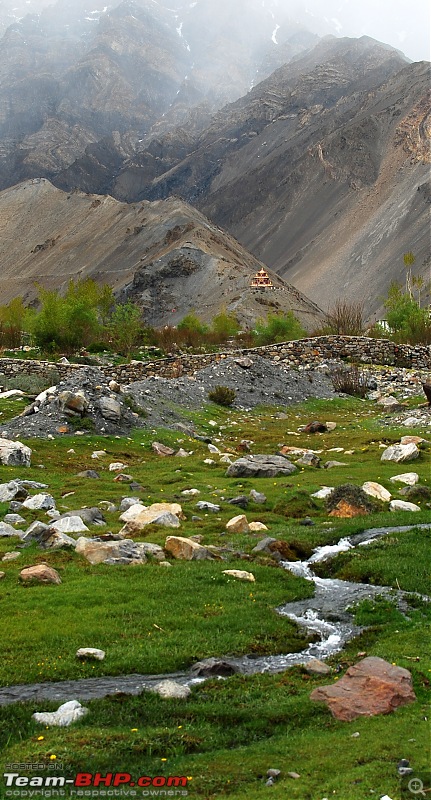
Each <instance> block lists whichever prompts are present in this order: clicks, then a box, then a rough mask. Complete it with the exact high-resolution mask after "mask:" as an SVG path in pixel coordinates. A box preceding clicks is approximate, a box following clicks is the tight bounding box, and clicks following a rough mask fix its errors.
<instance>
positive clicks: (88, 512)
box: [60, 506, 106, 533]
mask: <svg viewBox="0 0 431 800" xmlns="http://www.w3.org/2000/svg"><path fill="white" fill-rule="evenodd" d="M75 517H79V518H80V520H81V521H82V522H83V523H84V525H105V523H106V520H105V517H104V516H103V514H102V512H101V510H100V508H97V506H92V507H91V508H78V509H76V510H75V511H65V512H64V514H61V516H60V519H61V520H66V519H68V518H69V519H71V518H75ZM76 524H77V523H76ZM64 530H65V531H66V533H67V530H66V528H64ZM81 530H86V529H85V527H84V528H81ZM70 533H73V531H72V530H70Z"/></svg>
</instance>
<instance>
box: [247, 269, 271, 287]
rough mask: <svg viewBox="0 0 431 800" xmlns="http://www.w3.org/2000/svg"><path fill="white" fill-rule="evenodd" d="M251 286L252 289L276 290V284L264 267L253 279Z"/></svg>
mask: <svg viewBox="0 0 431 800" xmlns="http://www.w3.org/2000/svg"><path fill="white" fill-rule="evenodd" d="M250 286H251V288H252V289H274V284H273V282H272V280H271V278H270V277H269V275H268V273H267V272H265V270H264V268H263V267H262V269H260V270H259V272H257V273H256V275H255V276H254V278H252V281H251V284H250Z"/></svg>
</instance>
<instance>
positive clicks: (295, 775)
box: [287, 772, 301, 781]
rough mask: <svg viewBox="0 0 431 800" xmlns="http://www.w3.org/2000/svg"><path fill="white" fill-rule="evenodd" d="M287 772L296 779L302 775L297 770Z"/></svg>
mask: <svg viewBox="0 0 431 800" xmlns="http://www.w3.org/2000/svg"><path fill="white" fill-rule="evenodd" d="M287 774H288V776H289V778H293V779H294V780H295V781H297V780H298V779H299V778H300V777H301V776H300V775H299V774H298V773H297V772H288V773H287Z"/></svg>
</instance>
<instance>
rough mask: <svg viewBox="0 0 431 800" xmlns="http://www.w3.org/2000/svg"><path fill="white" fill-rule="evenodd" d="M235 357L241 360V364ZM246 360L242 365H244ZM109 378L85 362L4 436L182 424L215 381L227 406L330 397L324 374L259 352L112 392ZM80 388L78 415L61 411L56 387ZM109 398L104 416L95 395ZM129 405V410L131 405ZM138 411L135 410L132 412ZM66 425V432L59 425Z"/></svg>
mask: <svg viewBox="0 0 431 800" xmlns="http://www.w3.org/2000/svg"><path fill="white" fill-rule="evenodd" d="M241 362H242V363H243V365H242V366H241ZM245 363H247V366H245V365H244V364H245ZM108 384H109V380H108V379H107V378H106V376H105V375H104V374H103V373H102V372H101V371H100V370H99V369H97V368H96V367H85V368H83V369H82V370H79V371H77V372H75V373H74V374H73V376H71V377H70V378H68V379H66V380H63V381H61V382H60V383H59V384H58V386H57V387H56V389H55V391H53V392H52V393H50V395H49V396H48V398H47V400H46V401H45V402H44V403H43V404H41V405H40V407H39V410H38V411H37V412H36V413H32V414H30V415H27V416H19V417H15V418H14V419H12V420H10V421H9V422H6V423H5V424H3V425H0V435H1V436H4V437H6V438H12V439H14V438H19V437H23V438H26V437H43V438H47V437H55V436H60V435H67V434H68V433H69V434H72V433H73V434H75V435H76V431H79V430H81V431H83V432H84V433H91V432H94V433H102V434H110V435H112V434H115V435H119V436H124V435H127V434H128V433H129V432H130V430H131V429H132V428H136V427H143V426H144V427H151V428H153V427H157V426H167V427H176V426H177V425H178V423H182V424H186V425H187V424H188V420H187V415H184V413H183V412H182V409H188V410H196V409H199V408H202V406H203V404H205V403H207V402H209V401H208V393H209V392H210V391H211V390H212V389H214V388H215V387H216V386H228V387H229V388H231V389H234V391H235V392H236V398H235V401H234V403H233V408H237V409H251V408H255V407H256V406H260V405H262V406H287V405H291V404H292V403H296V402H300V401H302V400H304V399H306V398H307V397H317V398H329V397H334V396H335V395H334V390H333V388H332V383H331V380H330V378H329V377H328V375H326V374H325V372H324V371H322V370H319V369H316V370H312V369H310V370H302V371H300V370H293V369H292V370H286V369H284V368H283V367H282V366H280V365H278V364H276V363H274V362H272V361H269V360H268V359H264V358H261V357H253V359H249V360H247V361H246V362H244V361H243V360H242V359H235V358H225V359H222V360H220V361H219V362H218V363H216V364H213V365H211V366H209V367H205V369H202V370H199V371H197V372H196V373H195V375H193V376H185V377H180V378H159V377H150V378H146V379H145V380H143V381H137V382H134V383H131V384H129V385H127V386H122V387H121V393H119V394H118V393H113V392H111V390H110V388H109V385H108ZM65 391H70V392H74V393H76V392H78V391H81V392H83V393H84V395H85V397H86V399H87V400H88V408H87V410H86V412H85V414H84V415H83V416H82V418H80V417H79V415H72V416H71V415H70V413H66V412H65V411H64V410H63V409H62V408H61V404H60V403H59V401H58V393H59V392H65ZM102 397H103V398H107V397H109V398H111V399H112V400H116V401H117V402H119V403H120V405H121V417H120V419H119V420H117V421H111V420H107V419H106V418H104V416H103V415H102V414H101V411H100V409H99V405H98V404H99V401H100V399H101V398H102ZM130 406H131V407H132V409H133V410H131V408H130ZM136 410H138V413H136ZM65 426H67V431H62V430H61V429H62V428H64V427H65Z"/></svg>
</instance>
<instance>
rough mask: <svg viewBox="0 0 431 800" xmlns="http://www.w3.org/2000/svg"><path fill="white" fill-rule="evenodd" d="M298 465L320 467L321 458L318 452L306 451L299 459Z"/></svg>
mask: <svg viewBox="0 0 431 800" xmlns="http://www.w3.org/2000/svg"><path fill="white" fill-rule="evenodd" d="M296 465H297V466H298V465H299V466H300V467H319V466H320V458H319V456H318V455H316V453H304V455H303V456H301V458H299V459H298V461H297V462H296Z"/></svg>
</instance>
